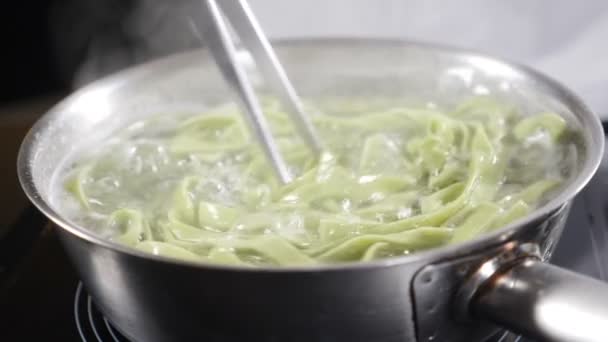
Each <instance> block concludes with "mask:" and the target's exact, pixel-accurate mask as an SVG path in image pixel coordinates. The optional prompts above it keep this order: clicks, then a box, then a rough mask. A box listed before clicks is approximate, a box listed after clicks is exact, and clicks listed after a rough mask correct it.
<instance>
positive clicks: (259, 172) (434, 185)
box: [54, 98, 577, 265]
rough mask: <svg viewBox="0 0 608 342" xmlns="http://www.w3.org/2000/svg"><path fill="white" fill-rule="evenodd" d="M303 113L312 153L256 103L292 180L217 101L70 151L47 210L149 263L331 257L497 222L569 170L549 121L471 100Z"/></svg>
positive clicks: (520, 211) (439, 241) (418, 243)
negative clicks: (154, 257) (314, 135)
mask: <svg viewBox="0 0 608 342" xmlns="http://www.w3.org/2000/svg"><path fill="white" fill-rule="evenodd" d="M309 111H310V112H314V113H316V114H315V115H314V117H313V121H314V123H315V126H316V127H317V130H318V131H319V135H320V137H321V140H322V141H323V143H324V144H325V146H326V148H327V150H328V152H326V153H324V154H323V156H321V157H320V158H316V156H313V155H311V154H310V152H309V151H308V150H307V149H306V147H305V146H304V145H303V143H302V141H301V140H300V139H299V138H298V137H297V136H296V135H295V133H294V129H293V127H292V126H291V125H290V123H289V120H288V117H287V116H286V115H285V114H284V113H283V112H282V111H281V110H280V108H279V107H278V106H277V105H276V104H275V103H273V102H269V103H266V104H265V113H266V114H267V115H268V118H269V120H270V122H271V126H272V129H273V132H274V134H275V136H276V137H277V139H278V141H279V144H280V148H281V151H282V153H283V154H284V155H285V156H286V158H287V161H288V163H289V165H290V171H291V172H292V173H293V174H295V175H296V176H298V177H299V178H297V179H296V181H295V182H294V183H293V184H290V185H286V186H281V185H280V184H278V183H277V182H276V180H275V179H274V178H273V176H272V172H271V169H270V167H269V166H268V165H267V163H265V161H264V159H263V157H262V154H261V153H260V151H259V150H258V148H257V147H256V146H255V144H253V143H252V142H251V140H250V138H249V136H248V134H247V129H246V128H245V126H244V125H243V122H241V120H240V117H239V114H238V111H237V110H236V108H234V106H231V105H227V106H222V107H219V108H215V109H212V110H210V111H208V112H205V113H200V112H195V111H182V112H177V113H168V114H163V115H153V116H151V117H150V118H149V119H146V120H143V121H137V122H134V123H132V124H131V125H130V126H128V127H127V128H125V129H123V130H120V131H118V132H116V133H115V134H114V135H113V137H112V138H111V139H109V140H107V141H105V142H103V143H101V144H100V146H99V147H98V148H97V149H96V150H94V151H86V152H83V153H80V154H77V155H74V156H70V158H69V159H68V161H69V162H68V163H66V167H65V168H64V169H62V170H61V171H60V174H59V175H58V177H56V179H57V181H56V182H55V189H56V190H57V191H56V193H57V195H58V197H57V198H56V200H55V201H54V202H55V203H56V204H57V205H59V206H60V211H61V212H62V213H63V214H64V215H65V216H66V217H67V218H69V219H70V220H71V221H73V222H74V223H76V224H78V225H80V226H82V227H86V228H87V229H90V230H93V231H95V232H96V233H98V234H100V235H102V236H104V237H106V238H108V239H112V240H116V241H118V242H120V243H124V244H127V245H130V246H132V247H134V248H137V249H140V250H143V251H146V252H150V253H153V254H159V255H164V256H168V257H175V258H185V259H192V260H199V261H201V262H220V263H229V264H246V265H259V264H263V265H291V264H307V263H319V262H321V263H332V262H344V261H356V260H369V259H376V258H383V257H389V256H395V255H401V254H407V253H411V252H414V251H416V250H420V249H426V248H431V247H435V246H441V245H444V244H448V243H457V242H460V241H464V240H468V239H471V238H474V237H476V236H477V235H479V234H483V233H486V232H489V231H491V230H493V229H496V228H499V227H500V226H502V225H504V224H507V223H509V222H511V221H513V220H515V219H518V218H520V217H522V216H525V215H526V214H527V213H528V212H530V211H531V210H532V209H533V208H534V207H536V206H538V205H540V204H542V202H543V201H545V200H546V199H547V198H549V197H550V196H551V194H552V193H555V191H558V190H559V188H560V186H561V185H562V184H563V183H564V181H565V180H567V179H568V177H570V176H571V174H572V173H573V170H574V166H575V165H576V163H577V160H576V159H577V148H576V144H575V143H574V140H575V136H576V135H575V134H574V133H573V132H571V131H570V130H568V129H567V127H565V123H564V122H562V121H561V120H558V118H559V117H557V116H554V115H553V116H551V115H548V114H543V115H545V116H546V118H545V117H544V118H543V119H542V120H537V121H538V122H536V123H528V124H522V122H523V121H525V118H526V116H525V115H524V114H528V113H519V112H517V111H516V110H514V109H513V108H511V107H509V106H506V105H503V104H499V103H495V102H493V101H492V100H490V99H487V98H481V99H473V100H471V101H469V102H466V103H464V104H462V105H461V106H460V107H458V108H451V109H446V110H443V111H439V110H437V109H429V108H409V107H400V106H390V107H387V106H384V107H383V106H380V105H378V106H374V107H373V108H370V107H369V106H365V105H362V104H361V103H357V102H355V101H342V102H338V101H334V102H329V104H327V103H326V104H325V105H322V104H318V105H317V106H316V107H315V108H314V110H312V111H311V110H309ZM319 113H323V114H319ZM539 117H540V116H539ZM210 118H212V119H210ZM528 121H530V120H528ZM526 125H527V126H529V127H524V126H526Z"/></svg>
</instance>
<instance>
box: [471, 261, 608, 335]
mask: <svg viewBox="0 0 608 342" xmlns="http://www.w3.org/2000/svg"><path fill="white" fill-rule="evenodd" d="M486 279H487V281H485V282H484V283H483V284H481V286H480V287H479V288H478V290H477V291H476V293H475V294H474V296H472V298H470V302H469V306H468V311H469V313H470V314H472V315H473V316H474V317H476V318H484V319H488V320H490V321H492V322H494V323H496V324H499V325H501V326H504V327H506V328H507V329H509V330H511V331H513V332H516V333H520V334H523V335H526V336H529V337H532V338H534V339H536V340H539V341H556V342H565V341H568V342H572V341H597V342H606V341H608V284H605V283H603V282H600V281H598V280H595V279H592V278H588V277H585V276H582V275H580V274H577V273H574V272H570V271H567V270H565V269H562V268H560V267H557V266H554V265H550V264H547V263H543V262H542V261H540V260H539V259H538V258H534V257H525V258H520V259H518V260H516V261H515V262H513V263H511V264H510V265H509V267H507V269H503V270H497V272H496V273H494V274H493V275H492V276H491V277H487V278H486Z"/></svg>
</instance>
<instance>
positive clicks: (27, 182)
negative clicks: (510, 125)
mask: <svg viewBox="0 0 608 342" xmlns="http://www.w3.org/2000/svg"><path fill="white" fill-rule="evenodd" d="M273 44H276V45H277V46H285V47H296V46H310V45H314V46H320V45H323V44H329V45H335V44H350V45H352V46H356V45H365V46H370V45H380V46H381V45H385V46H394V47H399V46H402V47H415V48H419V49H423V50H424V49H426V50H433V51H435V52H438V53H441V54H446V55H452V56H458V57H462V58H478V59H482V60H486V61H489V62H493V63H499V64H500V65H503V66H506V67H508V68H509V69H511V70H514V71H516V72H518V73H520V74H522V75H525V76H526V77H528V78H531V79H533V80H534V81H537V82H539V84H542V85H543V86H545V87H547V89H549V91H550V92H551V95H552V96H553V97H554V98H557V99H559V100H560V101H561V102H563V103H564V104H565V105H566V106H567V107H568V108H569V110H570V111H572V112H573V113H575V115H576V116H577V119H578V120H579V121H580V123H581V126H582V130H583V133H584V134H583V135H584V139H585V148H586V149H585V159H584V163H583V165H582V167H581V170H580V171H579V173H578V174H577V176H576V177H575V178H574V179H573V180H572V181H570V183H569V184H568V186H567V187H565V188H564V189H562V191H561V192H559V193H558V194H557V195H556V196H555V197H554V198H553V199H551V200H550V201H548V202H547V203H545V204H544V205H543V206H541V207H539V208H537V209H535V210H534V211H533V212H531V213H530V214H528V215H526V216H525V217H523V218H521V219H518V220H516V221H514V222H512V223H511V224H509V225H507V226H504V227H502V228H500V229H497V230H496V231H494V232H492V233H487V234H483V235H481V236H479V237H476V238H475V239H472V240H470V241H466V242H463V243H458V244H454V245H446V246H441V247H436V248H432V249H429V250H424V251H419V252H415V253H412V254H410V255H404V256H398V257H391V258H385V259H379V260H372V261H366V262H361V261H356V262H345V263H336V264H315V265H307V266H266V267H256V268H252V267H246V266H231V265H220V264H211V263H205V262H203V261H201V262H199V261H187V260H179V259H173V258H168V257H162V256H158V255H153V254H148V253H145V252H141V251H138V250H136V249H133V248H130V247H127V246H123V245H120V244H118V243H116V242H112V241H110V240H107V239H105V238H103V237H101V236H98V235H97V234H95V233H94V232H93V231H91V230H87V229H86V228H84V227H81V226H79V225H76V224H74V223H71V222H69V221H68V220H67V219H64V218H62V215H60V214H59V213H57V212H56V211H55V210H54V209H53V208H52V207H51V206H50V205H49V204H48V203H47V202H46V201H45V199H43V197H42V196H41V194H40V193H39V191H38V189H37V188H36V185H35V183H34V180H33V176H32V169H31V168H32V163H30V161H31V160H32V158H33V156H34V155H35V153H36V149H35V148H34V147H35V139H36V135H38V134H39V132H40V131H42V130H43V129H44V127H46V126H47V123H48V122H52V120H53V118H54V117H56V116H58V115H59V114H60V109H61V107H62V104H64V103H67V102H69V101H71V100H72V99H74V98H77V97H79V96H80V95H81V94H84V93H86V92H87V91H89V90H90V89H92V88H96V87H99V86H101V85H104V84H109V83H113V82H116V81H117V80H118V79H119V78H120V79H124V78H133V77H137V76H138V75H142V74H143V73H144V72H145V71H146V70H148V69H151V68H154V67H155V66H158V65H162V64H168V63H172V62H175V61H179V60H182V59H186V58H188V56H191V55H196V54H200V53H201V52H203V51H204V49H197V50H192V51H187V52H183V53H178V54H173V55H170V56H167V57H164V58H161V59H157V60H153V61H151V62H147V63H144V64H141V65H137V66H134V67H131V68H128V69H125V70H123V71H119V72H118V73H115V74H112V75H109V76H106V77H104V78H101V79H100V80H97V81H95V82H93V83H91V84H89V85H87V86H85V87H83V88H81V89H79V90H77V91H76V92H74V93H72V94H70V95H69V96H68V97H66V98H65V99H63V100H62V101H60V102H59V103H58V104H57V105H55V106H54V107H53V108H51V109H50V110H49V111H47V112H46V113H45V114H44V115H43V116H42V117H41V118H40V119H38V121H37V122H36V123H35V124H34V125H33V126H32V128H31V129H30V130H29V132H28V133H27V135H26V136H25V138H24V139H23V142H22V144H21V147H20V149H19V153H18V158H17V173H18V178H19V182H20V184H21V186H22V188H23V190H24V192H25V194H26V195H27V197H28V198H29V200H30V201H31V202H32V203H33V204H34V205H35V206H36V207H37V208H38V209H39V210H40V211H41V212H42V213H43V214H44V215H45V216H46V217H47V218H49V219H50V220H51V221H52V222H53V223H54V224H55V225H57V226H59V227H60V228H61V229H62V230H64V231H65V232H67V233H69V234H72V235H75V236H77V237H78V238H80V239H83V240H86V241H87V242H89V243H92V244H95V245H98V246H101V247H104V248H108V249H111V250H113V251H116V252H120V253H126V254H129V255H131V256H133V257H137V258H143V259H148V260H150V261H154V262H161V263H165V264H172V265H175V266H182V267H189V268H196V269H200V270H205V269H213V270H222V271H227V272H234V271H238V272H255V273H294V272H297V273H310V272H335V271H356V270H364V269H371V268H385V267H392V266H400V265H404V264H410V263H416V262H421V261H424V260H442V259H447V258H450V257H453V256H457V255H461V254H468V253H471V252H472V251H478V250H481V249H484V248H487V247H488V246H492V245H496V244H500V243H503V242H505V241H507V240H509V239H510V238H511V237H513V236H514V235H516V234H517V233H518V232H519V231H521V230H522V229H524V228H525V227H526V225H528V224H530V223H532V222H535V221H538V220H541V219H543V218H544V217H547V216H549V215H550V214H551V213H553V212H554V211H556V210H558V209H559V208H560V207H561V206H563V205H565V204H566V203H568V202H569V201H571V200H572V199H573V198H574V197H575V196H576V195H577V194H578V193H579V192H580V191H581V190H582V189H583V188H584V187H585V186H586V185H587V184H588V182H589V181H590V180H591V178H592V177H593V175H594V174H595V172H596V170H597V169H598V167H599V165H600V162H601V159H602V156H603V154H604V132H603V129H602V125H601V121H600V119H599V117H598V116H597V115H595V114H594V113H592V112H591V110H590V109H589V108H588V107H587V106H586V105H585V104H584V103H583V101H582V100H581V99H579V97H578V96H577V95H575V94H574V93H573V92H572V91H571V90H569V89H568V88H566V87H565V86H563V85H562V84H561V83H560V82H558V81H556V80H554V79H553V78H551V77H549V76H546V75H544V74H542V73H540V72H538V71H536V70H534V69H532V68H531V67H528V66H525V65H522V64H519V63H514V62H511V61H508V60H505V59H503V58H497V57H494V56H491V55H487V54H484V53H479V52H475V51H472V50H468V49H461V48H456V47H451V46H447V45H439V44H430V43H422V42H415V41H411V40H403V39H378V38H351V37H333V38H306V39H285V40H275V41H273Z"/></svg>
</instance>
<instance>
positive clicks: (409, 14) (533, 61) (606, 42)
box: [250, 0, 608, 119]
mask: <svg viewBox="0 0 608 342" xmlns="http://www.w3.org/2000/svg"><path fill="white" fill-rule="evenodd" d="M250 3H251V5H252V7H253V8H254V10H255V12H256V14H257V15H258V17H259V19H260V21H261V22H262V25H263V26H264V28H265V30H267V31H268V33H269V34H270V35H272V36H274V37H280V38H285V37H294V36H297V37H306V36H324V35H344V36H363V37H390V38H405V39H412V40H418V41H429V42H436V43H441V44H448V45H454V46H459V47H464V48H470V49H475V50H479V51H482V52H486V53H490V54H495V55H498V56H501V57H504V58H508V59H511V60H515V61H519V62H522V63H526V64H529V65H532V66H534V67H536V68H537V69H540V70H542V71H544V72H546V73H548V74H550V75H551V76H553V77H554V78H557V79H559V80H560V81H562V82H563V83H565V84H566V85H567V86H569V87H571V88H573V89H574V90H575V91H576V92H578V93H579V94H580V95H581V96H583V97H584V98H585V100H586V101H587V103H588V104H589V105H590V106H591V107H592V108H593V109H594V110H595V111H596V112H597V113H598V114H600V115H602V116H604V117H605V118H606V119H608V1H606V0H586V1H572V0H511V1H504V0H459V1H445V0H444V1H442V0H306V1H298V0H293V1H288V0H283V1H280V0H250Z"/></svg>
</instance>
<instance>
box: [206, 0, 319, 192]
mask: <svg viewBox="0 0 608 342" xmlns="http://www.w3.org/2000/svg"><path fill="white" fill-rule="evenodd" d="M202 3H203V6H202V7H203V11H202V12H203V22H202V32H201V33H202V36H203V38H204V39H205V43H206V44H207V46H208V48H209V51H210V52H211V54H212V56H213V57H214V59H215V62H216V63H217V65H218V67H219V69H220V71H221V73H222V75H223V77H224V78H225V79H226V81H227V82H228V84H229V85H230V87H231V88H232V89H233V90H234V91H235V92H236V93H237V95H238V97H239V100H240V101H239V102H240V103H239V104H240V105H241V108H242V110H243V112H244V113H245V114H246V115H245V116H246V118H247V120H246V121H247V122H248V124H249V127H250V128H251V131H252V133H253V135H254V136H255V137H256V138H257V139H258V140H259V142H260V143H261V145H262V149H263V151H264V154H265V155H266V157H267V158H268V160H269V161H270V162H271V164H272V166H273V169H274V171H275V173H276V174H277V176H278V178H279V180H280V181H281V182H282V183H284V184H286V183H289V182H290V181H291V180H292V179H293V176H292V175H291V174H290V172H289V170H288V168H287V164H286V163H285V160H284V159H283V157H282V156H281V154H280V152H279V149H278V146H277V144H276V142H275V139H274V138H273V136H272V132H271V131H270V126H269V125H268V122H267V121H266V118H265V117H264V115H263V113H262V109H261V107H260V103H259V101H258V99H257V96H256V94H255V92H254V90H253V86H252V85H251V82H250V81H249V78H248V77H247V74H246V73H245V70H244V69H243V67H242V65H240V63H239V61H238V60H237V55H236V48H235V45H234V41H233V40H232V37H231V35H230V32H229V30H228V25H227V24H226V21H225V20H224V18H223V17H222V13H221V12H223V14H224V15H225V17H226V18H227V19H228V20H229V21H230V23H231V24H232V27H233V29H234V30H235V31H236V33H237V34H238V35H239V37H240V38H241V41H242V42H243V44H244V45H245V47H246V48H247V49H248V50H249V52H250V53H251V55H252V56H253V58H254V60H255V62H256V65H257V67H258V68H259V69H260V71H261V72H262V75H263V76H264V78H265V80H266V82H268V84H269V85H270V87H271V88H272V90H273V91H274V92H275V93H276V95H277V96H278V97H279V98H280V101H281V104H282V105H283V107H284V108H285V109H286V110H287V112H288V113H289V115H290V116H291V119H292V120H293V122H294V124H295V126H296V128H297V130H298V133H299V134H300V135H301V136H302V137H303V138H304V142H305V143H306V144H307V145H308V146H309V147H310V149H311V150H312V151H313V153H315V155H319V153H320V151H321V146H320V144H319V140H318V138H317V135H316V133H315V131H314V128H313V126H312V124H311V122H310V120H309V119H308V118H307V117H306V115H305V114H304V113H303V109H302V107H303V106H302V102H301V101H300V99H299V98H298V95H297V94H296V92H295V89H294V88H293V86H292V85H291V83H290V82H289V79H288V78H287V75H286V74H285V71H284V69H283V67H282V66H281V64H280V63H279V60H278V59H277V56H276V55H275V53H274V51H273V49H272V47H271V45H270V43H269V42H268V39H267V38H266V36H265V35H264V32H263V31H262V29H261V27H260V25H259V24H258V22H257V20H256V19H255V16H254V15H253V12H252V11H251V8H250V7H249V4H248V3H247V1H246V0H219V1H216V0H202ZM220 7H221V10H222V11H221V12H220Z"/></svg>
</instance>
